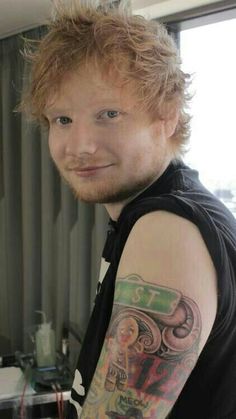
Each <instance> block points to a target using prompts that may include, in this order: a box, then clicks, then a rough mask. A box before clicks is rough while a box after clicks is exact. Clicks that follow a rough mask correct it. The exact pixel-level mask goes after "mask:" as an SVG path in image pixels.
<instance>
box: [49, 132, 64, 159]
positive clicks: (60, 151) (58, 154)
mask: <svg viewBox="0 0 236 419" xmlns="http://www.w3.org/2000/svg"><path fill="white" fill-rule="evenodd" d="M48 146H49V151H50V154H51V156H52V158H53V160H55V161H58V160H61V159H62V158H63V155H64V147H63V145H62V143H61V144H60V142H59V141H57V140H55V138H53V136H52V135H50V134H49V137H48Z"/></svg>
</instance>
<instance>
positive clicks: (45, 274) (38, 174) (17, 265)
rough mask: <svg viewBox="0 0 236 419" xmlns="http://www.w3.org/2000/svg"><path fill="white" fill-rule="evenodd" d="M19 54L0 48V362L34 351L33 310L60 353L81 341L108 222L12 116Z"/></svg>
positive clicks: (32, 129) (23, 78) (23, 68)
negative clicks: (71, 338) (67, 338)
mask: <svg viewBox="0 0 236 419" xmlns="http://www.w3.org/2000/svg"><path fill="white" fill-rule="evenodd" d="M44 31H45V29H44V28H38V29H35V30H32V31H29V32H27V33H26V34H24V35H25V36H26V37H28V38H31V39H38V38H39V37H40V36H41V34H42V33H44ZM22 47H23V41H22V37H21V36H20V35H18V36H14V37H11V38H8V39H4V40H2V41H0V72H1V73H0V75H1V82H0V83H1V91H0V134H1V139H0V290H1V292H0V355H2V354H6V353H10V352H14V351H16V350H20V351H24V352H28V351H31V350H32V349H33V347H32V342H31V339H30V335H31V334H32V333H33V332H34V331H35V325H36V324H39V323H40V322H41V318H40V315H39V314H37V313H35V311H36V310H43V311H44V312H45V313H46V315H47V318H48V320H50V321H52V324H53V327H54V329H55V330H56V342H57V348H58V349H59V348H60V345H61V344H60V342H61V337H62V331H63V328H64V327H66V328H70V325H71V324H73V325H74V326H76V328H77V329H78V330H79V331H80V333H81V335H83V333H84V330H85V328H86V325H87V322H88V319H89V316H90V312H91V309H92V306H93V300H94V297H95V289H96V282H97V279H98V271H99V265H100V257H101V252H102V248H103V244H104V241H105V235H106V228H107V221H108V216H107V214H106V211H105V209H104V208H103V207H101V206H97V205H91V204H85V203H82V202H79V201H78V200H77V199H75V197H74V195H73V194H72V192H71V191H70V189H69V187H68V186H67V185H66V184H65V183H64V182H63V181H62V180H61V178H60V176H59V175H58V173H57V170H56V168H55V167H54V164H53V162H52V160H51V158H50V155H49V150H48V143H47V133H46V131H45V130H44V129H40V128H39V127H37V126H36V125H35V124H33V123H30V122H29V121H27V120H26V119H25V117H24V115H20V114H18V113H15V112H14V109H15V107H16V105H17V104H18V103H19V100H20V94H21V91H22V88H23V86H24V84H25V83H27V80H28V71H29V68H28V65H27V64H25V63H24V61H23V58H22V56H21V54H20V50H21V49H22Z"/></svg>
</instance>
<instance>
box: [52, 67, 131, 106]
mask: <svg viewBox="0 0 236 419" xmlns="http://www.w3.org/2000/svg"><path fill="white" fill-rule="evenodd" d="M104 102H111V103H114V104H115V103H117V104H119V105H120V106H126V107H132V108H133V107H134V106H135V104H136V103H137V97H136V94H135V89H134V86H133V84H132V83H131V82H126V81H124V80H122V79H121V77H120V76H119V75H118V74H117V72H115V71H114V72H111V71H110V72H107V73H105V72H102V71H100V70H98V69H94V70H93V69H91V68H81V69H79V70H77V71H71V72H69V73H66V74H65V75H64V76H63V78H62V79H61V81H60V83H59V85H58V88H57V90H56V92H54V93H52V94H51V95H50V96H49V98H48V100H47V104H46V110H50V108H53V107H54V106H60V105H65V106H67V105H70V106H72V107H73V106H78V105H79V104H81V106H84V107H85V106H86V105H89V106H93V105H94V106H97V105H99V104H102V103H104Z"/></svg>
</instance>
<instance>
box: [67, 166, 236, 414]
mask: <svg viewBox="0 0 236 419" xmlns="http://www.w3.org/2000/svg"><path fill="white" fill-rule="evenodd" d="M158 210H165V211H169V212H171V213H174V214H177V215H179V216H181V217H184V218H186V219H188V220H189V221H191V222H192V223H194V224H195V225H196V226H197V227H198V229H199V230H200V233H201V235H202V238H203V240H204V242H205V243H206V246H207V248H208V251H209V254H210V256H211V258H212V261H213V263H214V266H215V269H216V272H217V278H218V309H217V316H216V319H215V323H214V325H213V328H212V331H211V334H210V336H209V338H208V341H207V343H206V345H205V347H204V349H203V351H202V353H201V354H200V357H199V359H198V362H197V364H196V366H195V368H194V370H193V372H192V373H191V375H190V377H189V379H188V381H187V383H186V385H185V387H184V388H183V390H182V392H181V394H180V396H179V398H178V400H177V402H176V403H175V406H174V408H173V410H172V412H171V414H170V415H169V416H168V419H236V220H235V218H234V217H233V215H232V214H231V213H230V212H229V210H228V209H227V208H226V207H225V206H224V205H223V204H222V203H221V202H220V201H219V200H218V199H217V198H216V197H215V196H214V195H212V194H211V193H210V192H209V191H208V190H207V189H206V188H204V186H203V185H202V184H201V183H200V181H199V179H198V173H197V172H196V171H194V170H191V169H190V168H188V167H187V166H185V165H184V164H183V163H182V162H181V161H174V162H172V163H171V164H170V165H169V166H168V168H167V169H166V171H165V172H164V173H163V175H162V176H161V177H160V178H159V179H158V180H157V181H156V182H155V183H153V184H152V185H151V186H150V187H149V188H147V189H146V190H145V191H144V192H142V193H141V194H140V195H139V196H138V197H136V198H135V199H134V200H133V201H132V202H130V203H129V204H128V205H127V206H126V207H125V208H124V209H123V211H122V212H121V214H120V217H119V219H118V221H117V222H114V221H112V220H110V222H109V230H108V234H107V240H106V244H105V247H104V251H103V258H104V259H105V260H106V261H107V262H108V263H110V265H109V268H108V270H107V272H106V274H105V277H104V279H103V281H102V282H99V283H98V289H97V295H96V298H95V304H94V309H93V312H92V315H91V318H90V321H89V325H88V329H87V332H86V336H85V339H84V342H83V346H82V349H81V352H80V355H79V360H78V366H77V368H78V370H77V371H76V374H78V373H79V377H80V380H81V382H80V384H81V385H82V387H83V389H82V391H78V386H76V383H75V384H74V386H73V388H72V392H71V397H72V400H73V401H74V402H75V404H76V405H78V404H79V405H80V406H82V405H83V402H84V400H85V397H86V394H87V392H88V390H89V386H90V383H91V381H92V378H93V375H94V372H95V369H96V365H97V362H98V359H99V355H100V352H101V349H102V346H103V342H104V338H105V335H106V331H107V328H108V324H109V320H110V317H111V311H112V306H113V295H114V287H115V278H116V272H117V269H118V265H119V261H120V257H121V254H122V251H123V248H124V246H125V243H126V240H127V238H128V236H129V233H130V231H131V229H132V227H133V225H134V224H135V222H136V221H137V220H138V219H139V218H140V217H142V215H144V214H146V213H148V212H151V211H158ZM75 381H78V377H77V380H75ZM73 412H74V413H73ZM77 412H78V410H77ZM73 417H77V414H76V413H75V407H74V406H73V405H71V411H70V414H69V418H70V419H71V418H73ZM91 419H92V418H91Z"/></svg>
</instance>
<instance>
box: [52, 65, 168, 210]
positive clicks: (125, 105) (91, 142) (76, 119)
mask: <svg viewBox="0 0 236 419" xmlns="http://www.w3.org/2000/svg"><path fill="white" fill-rule="evenodd" d="M45 115H46V117H47V118H48V120H49V147H50V152H51V155H52V158H53V160H54V162H55V164H56V165H57V167H58V169H59V171H60V173H61V175H62V176H63V177H64V178H65V180H66V181H67V182H68V183H69V184H70V186H71V187H72V189H73V190H74V191H75V193H76V195H77V196H78V198H80V199H81V200H83V201H86V202H94V203H95V202H100V203H111V202H112V203H114V202H117V203H118V202H123V201H125V200H127V199H130V198H131V197H132V196H134V195H137V194H138V193H139V192H140V191H141V190H143V189H145V188H146V187H147V186H149V185H150V184H151V183H152V182H153V181H154V180H155V179H156V178H158V177H159V175H160V174H161V173H162V171H163V169H164V165H165V162H166V159H167V155H168V139H167V138H166V137H167V136H166V130H165V122H164V121H157V122H155V123H151V122H150V119H149V118H148V115H147V114H146V113H145V112H144V111H141V110H140V109H138V107H137V99H136V97H135V95H134V93H133V91H132V89H131V87H129V86H128V87H127V86H126V87H124V86H123V87H121V86H120V85H118V83H117V80H111V79H109V80H107V79H105V78H102V76H101V74H100V73H99V72H98V71H94V72H93V71H92V69H91V71H89V72H88V71H85V70H82V69H81V70H80V71H78V72H76V73H70V74H68V75H66V76H65V77H64V79H63V81H62V83H61V87H60V89H59V90H58V92H57V94H56V95H55V96H54V97H53V98H50V102H48V105H47V107H46V109H45Z"/></svg>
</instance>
